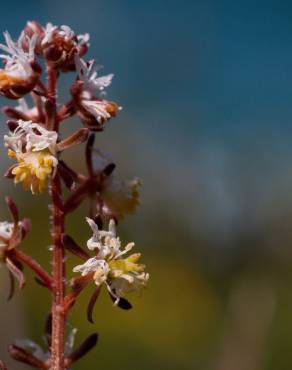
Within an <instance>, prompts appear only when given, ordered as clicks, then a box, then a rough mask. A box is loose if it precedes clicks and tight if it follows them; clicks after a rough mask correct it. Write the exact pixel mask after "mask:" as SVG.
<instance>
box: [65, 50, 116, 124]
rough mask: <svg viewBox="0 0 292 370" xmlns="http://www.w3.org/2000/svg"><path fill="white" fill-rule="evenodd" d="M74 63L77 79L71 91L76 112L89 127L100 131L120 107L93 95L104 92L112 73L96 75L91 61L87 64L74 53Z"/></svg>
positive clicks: (109, 82)
mask: <svg viewBox="0 0 292 370" xmlns="http://www.w3.org/2000/svg"><path fill="white" fill-rule="evenodd" d="M75 64H76V70H77V73H78V78H79V80H78V81H77V82H76V83H75V84H74V85H73V87H72V89H71V93H72V96H73V99H74V101H75V104H76V106H77V113H78V114H79V116H80V119H81V120H82V122H83V123H84V124H85V125H86V126H87V127H88V128H89V129H91V130H93V131H100V130H102V129H103V125H104V124H105V123H106V122H107V121H108V120H109V119H110V118H111V117H115V116H116V114H117V112H118V110H119V109H121V107H119V106H118V105H117V104H116V103H114V102H111V101H108V100H105V99H101V98H97V97H96V96H95V95H96V94H100V93H101V92H102V93H103V94H104V89H105V88H106V87H108V86H109V85H110V84H111V81H112V78H113V74H109V75H107V76H101V77H98V76H97V71H96V70H93V62H89V63H88V64H87V63H86V62H85V61H84V60H82V59H81V58H80V57H79V56H78V55H75Z"/></svg>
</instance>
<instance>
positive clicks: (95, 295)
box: [87, 286, 100, 324]
mask: <svg viewBox="0 0 292 370" xmlns="http://www.w3.org/2000/svg"><path fill="white" fill-rule="evenodd" d="M99 293H100V287H99V286H98V287H97V288H96V289H95V290H94V292H93V294H92V296H91V298H90V301H89V303H88V306H87V320H88V321H89V322H91V323H92V324H93V323H94V321H93V318H92V315H93V309H94V306H95V303H96V300H97V298H98V296H99Z"/></svg>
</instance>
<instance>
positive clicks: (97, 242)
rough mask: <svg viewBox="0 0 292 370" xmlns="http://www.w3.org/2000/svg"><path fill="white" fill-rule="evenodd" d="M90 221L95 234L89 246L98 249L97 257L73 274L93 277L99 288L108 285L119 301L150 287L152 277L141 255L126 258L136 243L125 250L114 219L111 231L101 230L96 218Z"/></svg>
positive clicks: (111, 293) (76, 268) (109, 229)
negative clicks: (141, 260)
mask: <svg viewBox="0 0 292 370" xmlns="http://www.w3.org/2000/svg"><path fill="white" fill-rule="evenodd" d="M87 222H88V224H89V226H90V227H91V229H92V232H93V236H92V237H91V238H90V239H89V240H88V242H87V247H88V249H90V250H96V251H97V254H96V256H95V257H92V258H89V259H88V260H87V261H86V262H85V263H84V264H82V265H78V266H76V267H75V268H74V269H73V271H74V272H79V273H81V275H82V276H86V275H88V274H92V277H93V280H94V282H95V284H96V285H97V286H98V287H99V286H101V285H102V284H105V285H106V287H107V289H108V291H109V293H110V295H111V296H113V297H114V298H115V300H116V302H118V301H119V299H120V298H122V297H124V296H125V295H126V294H128V293H130V292H133V291H137V290H139V289H141V288H142V287H144V286H146V284H147V281H148V279H149V274H148V273H146V272H145V265H142V264H140V263H138V261H139V259H140V257H141V255H140V253H133V254H131V255H129V256H128V257H124V255H125V254H127V253H128V252H129V251H130V250H132V249H133V248H134V245H135V244H134V243H129V244H127V245H126V246H125V247H124V248H123V249H122V246H121V241H120V238H119V237H117V235H116V225H115V222H114V220H111V221H110V222H109V228H108V231H105V230H99V229H98V226H97V225H96V223H95V222H94V220H92V219H89V218H87Z"/></svg>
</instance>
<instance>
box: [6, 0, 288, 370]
mask: <svg viewBox="0 0 292 370" xmlns="http://www.w3.org/2000/svg"><path fill="white" fill-rule="evenodd" d="M30 19H35V20H38V21H39V22H41V23H43V24H45V23H46V22H48V21H51V22H53V23H54V24H59V25H61V24H68V25H70V26H71V27H72V28H73V29H74V30H75V31H76V32H78V33H84V32H89V33H90V34H91V50H90V54H89V55H90V57H95V58H96V60H97V62H98V63H99V64H103V65H104V66H105V68H104V72H105V73H110V72H114V73H115V79H114V83H113V85H112V86H111V87H110V88H109V89H108V96H109V97H110V98H111V99H113V100H116V101H118V102H120V103H121V105H122V106H123V107H124V109H123V111H122V112H121V113H120V115H119V117H118V118H117V119H115V120H112V121H111V122H110V123H109V124H108V126H107V129H106V132H105V133H103V134H100V135H98V137H97V145H98V146H99V147H100V148H102V149H103V150H104V151H106V152H108V153H111V156H112V158H113V159H114V160H115V161H116V163H117V165H118V173H119V174H120V176H121V177H123V178H131V177H133V176H136V175H138V176H139V177H140V178H141V179H142V180H143V183H144V186H143V190H142V206H141V207H140V209H139V212H138V213H137V214H136V215H135V216H131V217H129V218H128V219H127V220H125V221H124V222H123V223H122V224H121V225H120V232H121V234H122V236H123V239H124V240H125V241H132V240H135V242H136V244H137V246H138V248H139V250H141V251H142V252H143V259H144V261H145V262H146V263H147V265H148V269H149V271H150V273H151V281H150V284H149V287H148V289H147V290H145V291H144V292H143V294H142V295H141V296H137V297H135V298H133V299H132V301H133V303H134V309H133V310H132V311H131V312H122V311H120V310H118V309H117V308H115V307H113V306H112V304H111V302H110V301H109V299H108V297H107V296H106V295H103V296H102V297H101V298H100V299H99V302H98V305H97V306H96V309H95V324H94V325H90V324H89V323H87V322H86V318H85V310H86V305H87V301H88V298H89V293H90V292H88V291H87V292H86V293H84V294H83V295H82V299H81V300H80V302H79V303H78V304H77V305H76V306H75V307H74V309H73V313H72V315H71V316H70V326H69V328H70V327H78V329H79V331H78V334H77V338H76V340H77V342H80V341H81V340H82V339H83V338H84V336H86V335H87V334H89V333H91V332H94V331H98V332H99V334H100V342H99V345H98V347H97V348H96V349H95V350H94V351H92V352H91V353H90V355H89V356H88V357H86V358H84V359H83V360H82V361H80V363H79V364H77V365H75V367H73V368H74V369H76V370H77V369H88V370H89V369H107V370H113V369H121V370H125V369H128V370H136V369H139V370H144V369H145V370H146V369H147V370H150V369H151V370H158V369H159V370H160V369H168V370H178V369H179V370H235V369H236V370H275V369H276V370H288V369H289V370H290V369H291V366H292V350H291V349H292V268H291V266H292V190H291V189H292V170H291V158H292V146H291V139H292V126H291V117H292V105H291V98H292V73H291V65H292V48H291V45H292V21H291V20H292V5H291V3H289V2H288V1H254V0H253V1H250V0H245V1H242V0H239V1H226V0H221V1H211V0H204V1H203V0H193V1H188V0H183V1H177V0H168V1H166V0H155V1H154V0H147V1H145V0H140V1H135V0H124V1H117V0H107V1H94V0H84V1H77V0H71V1H63V2H60V1H55V0H51V1H47V0H42V1H31V0H26V1H25V2H23V1H20V0H15V1H6V2H5V3H3V4H1V12H0V21H1V23H0V24H1V27H0V28H1V29H2V30H3V31H4V30H6V29H7V30H9V31H10V32H11V34H12V35H13V36H14V37H16V36H17V35H18V34H19V33H20V31H21V29H22V28H23V26H24V25H25V23H26V21H27V20H30ZM70 78H71V80H70ZM70 81H72V76H71V77H70V76H67V77H66V78H65V79H64V80H62V85H61V86H60V93H59V95H60V99H61V100H62V99H63V100H66V94H67V92H66V88H68V86H69V82H70ZM1 103H2V104H3V103H4V101H3V100H2V101H1ZM3 121H4V118H3ZM70 125H71V126H70ZM68 127H69V129H70V130H71V129H72V130H73V129H74V128H75V127H77V122H74V121H71V122H70V124H69V123H68ZM1 130H2V132H3V133H4V131H5V125H4V124H3V125H2V129H1ZM80 153H81V152H78V150H77V151H76V150H74V151H72V152H71V153H69V155H68V160H69V161H71V162H72V161H74V163H75V164H76V165H77V166H78V168H80V169H81V168H82V167H83V163H82V161H81V158H82V156H81V155H80ZM1 158H2V160H1V163H0V167H1V171H2V172H4V170H5V169H6V168H7V166H8V161H7V160H6V154H5V151H4V149H2V150H1ZM79 161H80V162H79ZM0 184H1V185H0V186H1V193H2V194H3V196H4V194H10V195H12V196H13V197H14V198H15V199H16V200H17V202H18V204H19V205H20V208H21V213H22V215H23V216H29V215H31V218H32V220H33V232H32V233H31V234H30V236H29V238H28V240H27V242H26V244H25V246H24V248H25V249H26V250H27V251H28V252H29V253H31V254H33V255H34V256H35V257H36V258H38V259H39V260H41V261H42V262H43V263H44V264H45V266H46V267H47V268H48V269H49V268H50V262H49V259H50V252H49V251H48V246H49V244H50V240H49V235H48V220H47V217H48V210H47V198H46V196H31V194H29V193H23V191H22V189H21V187H20V186H17V187H14V186H13V184H12V183H11V182H9V181H8V180H5V179H3V180H1V182H0ZM3 196H2V198H3ZM1 203H2V205H1V207H0V209H1V211H0V214H1V217H2V218H5V217H6V216H7V212H6V209H5V207H4V200H3V199H2V201H1ZM85 212H86V208H81V210H80V211H79V212H78V213H77V214H75V215H74V216H73V217H70V218H69V220H68V230H71V232H72V235H73V236H74V237H75V238H76V239H77V240H78V241H79V242H80V243H83V244H84V243H85V241H86V240H87V239H88V237H89V235H90V231H89V229H88V227H87V225H86V224H85V222H84V216H85ZM74 263H76V260H74V259H73V258H72V257H71V258H70V264H74ZM28 280H29V281H30V283H29V284H28V285H27V287H26V289H25V290H24V291H21V292H18V294H17V295H16V297H15V298H14V299H13V300H12V301H11V302H9V303H7V302H6V296H7V294H8V278H7V273H6V271H5V268H1V269H0V290H1V297H2V298H1V305H0V328H1V329H0V358H1V359H4V360H5V361H7V364H8V365H9V366H8V367H9V370H11V369H13V370H21V369H25V368H27V367H26V366H24V365H21V364H17V363H12V362H11V361H10V360H9V359H7V355H6V347H7V344H8V343H10V342H11V341H12V340H13V338H15V337H17V338H23V337H29V336H30V337H31V338H33V339H34V340H36V341H38V342H39V343H40V344H42V343H43V340H42V335H43V325H44V319H45V316H46V314H47V313H48V309H49V298H48V296H47V293H46V292H45V291H43V290H42V289H41V288H40V287H39V286H37V285H36V284H35V283H34V282H33V279H32V276H31V275H30V274H29V273H28Z"/></svg>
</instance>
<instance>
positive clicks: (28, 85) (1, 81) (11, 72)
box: [0, 32, 41, 99]
mask: <svg viewBox="0 0 292 370" xmlns="http://www.w3.org/2000/svg"><path fill="white" fill-rule="evenodd" d="M4 37H5V41H6V44H7V45H3V44H0V49H1V50H3V51H4V52H6V53H7V54H1V55H0V58H2V59H3V60H4V63H5V67H4V68H3V69H1V70H0V93H1V94H2V95H5V96H6V97H7V98H10V99H19V98H20V97H22V96H23V95H25V94H27V93H28V92H30V91H31V90H32V89H33V88H34V87H35V85H36V84H37V82H38V80H39V77H40V73H41V68H40V66H39V65H38V64H37V63H36V61H35V53H34V49H35V44H36V36H35V35H34V36H32V37H31V38H29V37H28V36H25V35H24V34H22V35H21V36H20V38H19V40H18V41H17V42H16V43H15V42H14V41H12V39H11V36H10V35H9V33H8V32H5V33H4ZM23 39H25V41H26V43H27V45H28V48H27V50H26V51H25V50H24V49H23V46H22V40H23Z"/></svg>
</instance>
